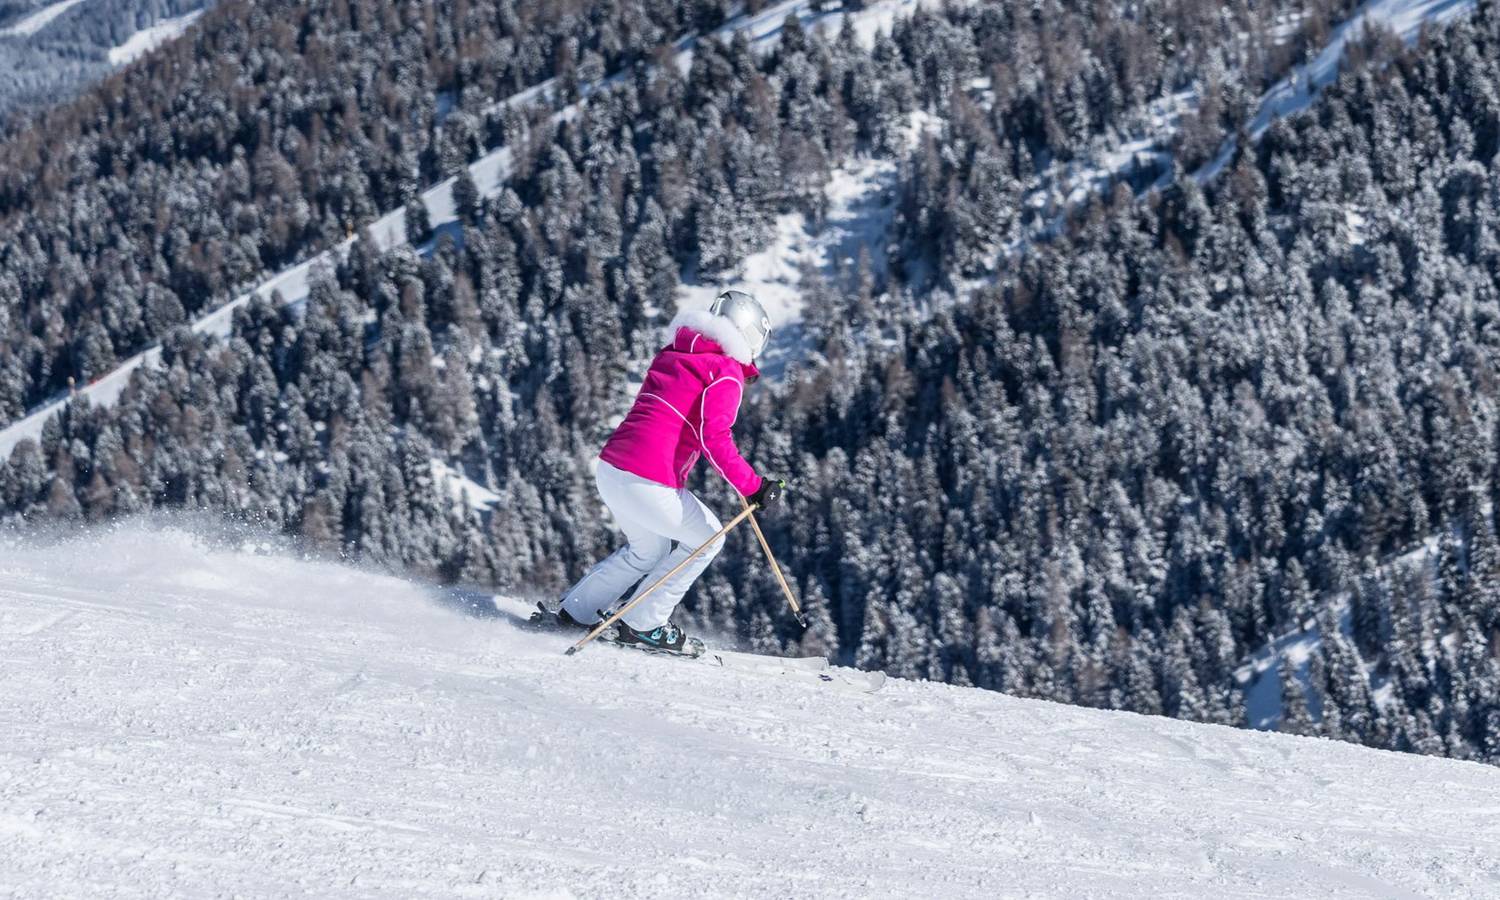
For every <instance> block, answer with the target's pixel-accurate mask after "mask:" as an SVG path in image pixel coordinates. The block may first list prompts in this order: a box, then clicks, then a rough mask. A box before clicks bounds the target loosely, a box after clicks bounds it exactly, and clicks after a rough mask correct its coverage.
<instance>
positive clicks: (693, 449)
mask: <svg viewBox="0 0 1500 900" xmlns="http://www.w3.org/2000/svg"><path fill="white" fill-rule="evenodd" d="M671 333H672V335H673V338H672V343H671V344H670V345H669V346H667V347H664V348H662V350H661V351H660V352H659V353H657V354H656V359H654V360H652V361H651V368H650V369H649V370H648V371H647V372H646V381H645V383H643V384H642V385H641V390H640V392H639V393H638V394H636V397H635V404H634V405H633V406H631V407H630V412H629V413H628V414H626V416H625V421H623V422H621V423H620V426H619V427H618V428H616V429H615V432H614V434H612V435H610V437H609V440H608V441H606V442H605V444H604V449H603V450H602V451H600V453H599V458H600V459H602V460H603V461H605V462H607V463H609V464H610V465H612V466H614V467H615V468H617V469H623V470H624V471H626V472H630V473H632V474H634V475H639V476H641V477H642V478H649V479H651V480H652V481H655V482H658V483H660V484H665V485H667V486H668V487H674V488H680V487H682V486H683V485H684V484H686V483H687V477H688V473H689V472H691V471H692V469H693V464H694V463H696V462H697V461H698V457H699V456H707V457H708V461H709V462H710V463H712V464H713V467H714V468H715V469H718V470H719V474H720V475H723V476H724V478H725V480H727V481H728V482H729V483H730V484H732V485H734V489H735V490H737V491H739V492H740V493H741V494H743V495H745V496H747V497H748V496H749V495H751V494H753V493H755V492H756V491H758V490H760V483H761V478H760V476H759V475H757V474H755V469H754V468H752V467H751V466H750V464H749V463H748V462H745V458H744V457H743V456H740V451H739V449H738V448H736V447H735V445H734V435H732V434H730V429H731V428H732V427H734V420H735V418H736V417H737V416H738V415H739V412H740V400H741V399H742V398H743V397H744V394H745V383H746V382H747V381H754V380H755V379H756V378H758V377H760V371H759V370H758V369H756V368H755V365H754V363H753V362H752V361H751V358H750V348H749V344H748V343H747V342H746V341H745V339H744V337H743V336H742V335H740V333H739V332H738V331H736V330H735V328H734V326H733V325H732V324H730V323H729V322H728V321H727V320H725V319H722V318H720V317H718V316H715V315H713V314H711V313H709V312H706V311H702V310H690V311H688V312H683V313H680V314H678V316H677V318H675V319H673V320H672V325H671Z"/></svg>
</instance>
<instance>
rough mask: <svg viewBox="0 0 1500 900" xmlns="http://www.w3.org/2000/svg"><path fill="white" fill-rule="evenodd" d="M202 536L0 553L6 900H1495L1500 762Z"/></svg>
mask: <svg viewBox="0 0 1500 900" xmlns="http://www.w3.org/2000/svg"><path fill="white" fill-rule="evenodd" d="M194 531H197V529H187V528H182V527H180V526H179V527H177V528H160V527H147V526H146V525H144V524H141V523H133V524H125V525H121V526H116V527H115V528H113V529H110V530H102V531H94V532H91V533H88V534H85V535H83V536H80V537H77V538H74V539H72V540H70V541H68V542H66V543H60V544H52V545H50V546H39V545H33V544H24V543H11V544H0V660H3V662H0V671H3V673H4V677H3V678H0V734H3V735H4V737H3V740H0V895H4V896H8V897H18V898H29V897H65V896H98V895H105V894H118V895H144V896H168V895H172V896H209V895H213V896H245V897H263V896H286V895H292V894H297V895H313V896H356V897H402V898H406V897H463V896H484V897H491V896H505V897H509V896H547V897H606V896H607V897H647V896H651V897H655V896H782V897H790V896H795V897H938V896H941V897H944V898H961V897H976V898H978V897H983V898H993V897H1012V896H1047V897H1069V898H1077V897H1284V896H1296V897H1314V896H1316V897H1376V896H1378V897H1417V896H1426V897H1482V896H1495V895H1496V893H1497V892H1500V825H1497V822H1500V801H1497V800H1496V798H1497V797H1500V769H1495V768H1490V767H1484V766H1480V765H1477V764H1473V763H1464V762H1457V761H1452V760H1442V759H1435V758H1428V757H1419V756H1412V755H1403V754H1396V753H1389V752H1383V751H1376V750H1370V749H1366V748H1361V747H1356V746H1353V745H1350V744H1341V743H1333V742H1327V741H1321V740H1315V739H1308V738H1296V737H1290V736H1285V735H1278V734H1265V733H1258V732H1249V731H1239V730H1234V729H1228V728H1222V727H1214V726H1203V725H1194V724H1189V723H1185V722H1178V721H1174V720H1170V719H1164V718H1153V717H1145V716H1137V715H1131V714H1127V713H1111V712H1102V711H1096V710H1085V709H1081V708H1075V707H1068V706H1062V705H1056V704H1051V703H1045V702H1040V701H1029V700H1018V699H1013V698H1010V697H1007V696H1004V695H1002V694H997V693H991V692H986V691H980V690H975V689H969V688H956V687H951V686H945V685H938V684H929V683H915V682H905V681H896V680H893V681H891V682H890V683H889V684H888V686H887V687H886V688H885V690H883V691H882V692H880V693H878V694H873V695H867V694H853V693H842V692H834V691H826V690H822V689H821V688H820V687H819V686H815V685H809V684H805V683H800V682H797V681H793V680H790V679H782V678H778V677H776V676H773V675H763V674H758V673H753V672H743V671H734V670H723V669H717V668H713V667H710V666H706V665H702V664H698V663H691V662H685V661H681V660H669V659H661V658H656V657H651V656H646V655H644V654H636V653H631V652H629V651H623V650H617V649H614V648H609V647H594V648H590V649H588V650H586V651H585V652H584V653H582V654H579V655H578V656H576V657H565V656H563V654H562V652H561V651H562V649H563V647H564V646H565V645H566V640H565V639H564V638H561V637H538V636H529V635H525V634H523V633H521V632H518V631H516V630H514V629H513V628H512V627H511V626H509V625H508V624H506V623H505V622H504V621H502V620H496V619H475V618H467V617H465V616H462V615H460V614H459V613H457V612H453V611H450V610H449V609H447V608H443V607H440V606H439V605H437V604H436V603H434V602H433V598H434V595H435V591H434V590H433V589H430V588H424V587H421V586H419V585H415V584H412V583H408V582H405V581H402V580H398V579H396V578H392V577H389V576H383V575H375V574H370V573H367V572H361V571H358V570H354V569H350V568H345V567H342V566H339V565H334V564H330V563H324V562H313V561H307V560H303V559H299V558H297V557H295V556H293V555H286V554H285V553H284V552H276V551H273V550H270V549H269V548H267V547H266V546H265V545H264V544H261V543H258V542H257V541H255V540H251V541H244V540H240V541H239V542H236V543H230V544H226V545H219V546H215V545H212V544H210V543H208V541H207V539H206V538H203V537H200V536H197V535H196V534H194V533H191V532H194Z"/></svg>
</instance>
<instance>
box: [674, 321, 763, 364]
mask: <svg viewBox="0 0 1500 900" xmlns="http://www.w3.org/2000/svg"><path fill="white" fill-rule="evenodd" d="M679 328H691V329H693V330H694V331H696V332H698V333H699V334H701V335H703V336H704V337H706V338H710V339H712V340H713V341H715V342H716V343H717V344H718V345H719V346H720V347H723V348H724V352H725V353H727V354H729V357H730V358H731V359H733V360H735V361H736V362H738V363H740V364H742V365H746V366H748V365H750V364H751V363H752V362H753V361H754V359H753V357H751V355H750V342H749V341H747V340H745V336H744V335H743V334H740V330H739V329H738V328H735V327H734V323H733V322H730V321H729V320H728V319H726V318H724V317H722V316H716V315H714V314H713V313H711V312H709V311H707V310H704V309H685V310H683V311H682V312H680V313H678V314H677V316H676V317H675V318H673V319H672V324H671V325H670V326H668V328H667V335H668V337H669V338H674V339H675V338H676V336H677V329H679Z"/></svg>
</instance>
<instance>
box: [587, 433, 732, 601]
mask: <svg viewBox="0 0 1500 900" xmlns="http://www.w3.org/2000/svg"><path fill="white" fill-rule="evenodd" d="M594 481H595V483H596V484H598V485H599V496H600V497H602V498H604V503H605V505H606V506H608V507H609V511H610V512H611V513H614V516H615V524H616V525H618V526H619V527H620V530H621V531H623V532H625V540H626V544H625V546H623V547H621V548H620V549H618V550H616V551H615V552H614V553H612V554H610V555H609V556H608V557H606V558H604V559H603V560H601V561H600V562H598V563H597V564H595V566H594V567H593V568H592V569H590V570H589V571H588V574H587V575H584V576H583V579H582V580H580V581H579V582H578V583H577V584H575V585H573V587H571V588H569V590H568V593H567V595H566V596H564V597H563V608H564V609H566V610H567V611H568V615H570V616H572V617H573V618H575V619H577V620H578V621H580V622H597V621H599V612H600V611H601V610H602V611H605V612H607V611H609V609H610V608H611V607H613V606H614V605H615V602H616V601H618V600H619V599H620V595H621V594H623V593H625V591H626V590H627V589H628V588H629V587H630V586H631V585H633V584H635V583H636V582H637V581H639V582H640V586H639V587H637V588H636V592H635V594H632V595H631V598H632V599H634V598H635V597H636V596H638V595H639V594H640V592H641V591H644V590H645V589H646V588H648V587H650V586H651V585H653V584H655V583H656V581H657V579H659V578H661V577H662V576H663V575H665V574H667V573H668V572H670V571H671V570H672V569H673V568H674V567H675V566H676V565H677V564H678V563H680V562H682V561H683V560H684V559H686V558H687V556H688V555H689V554H690V553H692V552H693V551H694V550H697V549H698V547H699V546H701V545H702V544H703V542H704V541H706V540H708V539H709V538H711V537H713V536H714V534H715V533H716V532H717V531H718V530H719V529H720V528H722V527H723V526H722V525H720V524H719V519H718V517H717V516H715V515H714V514H713V512H712V511H711V510H710V509H709V508H708V507H706V506H704V505H703V503H702V501H700V500H699V499H698V498H697V497H694V496H693V493H692V491H689V490H688V489H687V488H673V487H667V486H666V485H664V484H660V483H658V482H655V481H652V480H650V479H649V478H642V477H640V476H639V475H632V474H631V473H629V472H625V471H622V470H620V469H617V468H615V467H614V466H612V465H610V464H609V463H607V462H604V461H603V460H600V462H599V467H598V468H597V469H596V470H594ZM673 541H676V542H677V549H676V550H673V549H672V542H673ZM723 548H724V539H723V538H719V539H718V540H717V541H714V543H713V546H711V547H709V548H708V549H707V550H704V551H703V552H702V553H700V554H698V555H697V556H696V557H694V558H693V561H692V562H690V563H688V564H687V565H686V566H685V567H684V568H683V570H682V571H681V572H678V573H677V574H676V575H674V576H673V577H672V579H671V580H670V581H668V582H667V583H666V584H664V585H662V586H661V587H660V588H659V589H657V590H656V591H655V592H654V593H653V594H652V595H651V596H649V597H647V598H646V599H645V600H643V601H641V602H640V603H639V604H637V605H636V607H635V608H634V609H632V610H630V612H628V613H626V614H625V616H624V620H623V621H624V622H625V624H626V625H629V626H630V627H631V628H634V629H635V630H637V631H650V630H651V629H653V628H655V627H657V626H658V625H665V624H666V623H667V619H669V618H670V617H671V615H672V610H673V609H675V608H676V607H677V604H678V603H680V602H681V601H682V598H683V596H684V595H685V594H687V592H688V588H690V587H692V586H693V582H694V581H696V580H698V576H699V575H701V574H703V570H704V569H706V568H708V564H709V563H711V562H713V560H714V557H715V556H718V555H719V551H720V550H722V549H723Z"/></svg>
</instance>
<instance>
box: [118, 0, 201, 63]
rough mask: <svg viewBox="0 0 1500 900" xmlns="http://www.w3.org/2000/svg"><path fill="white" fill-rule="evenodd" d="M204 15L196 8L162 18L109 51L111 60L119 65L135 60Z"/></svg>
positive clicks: (178, 33)
mask: <svg viewBox="0 0 1500 900" xmlns="http://www.w3.org/2000/svg"><path fill="white" fill-rule="evenodd" d="M201 15H203V10H201V9H198V10H194V11H192V12H190V13H188V14H186V15H182V16H176V17H174V18H171V19H162V20H161V21H160V22H157V23H156V24H155V25H152V26H151V27H150V28H142V29H141V30H140V31H137V32H136V33H135V34H132V35H131V36H130V37H128V38H126V39H125V41H124V43H122V44H120V46H118V47H114V48H112V49H111V50H110V51H109V61H110V62H111V63H113V64H114V65H117V66H123V65H125V64H126V63H131V62H135V61H136V60H137V59H140V58H141V57H142V56H145V55H146V54H147V53H150V52H151V51H152V50H155V49H156V48H157V47H160V46H161V45H162V44H165V43H166V42H167V41H170V40H171V39H172V38H175V37H177V36H178V35H180V34H182V33H183V32H184V31H186V30H187V27H188V26H189V25H191V24H193V23H194V22H196V21H197V20H198V17H199V16H201Z"/></svg>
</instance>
